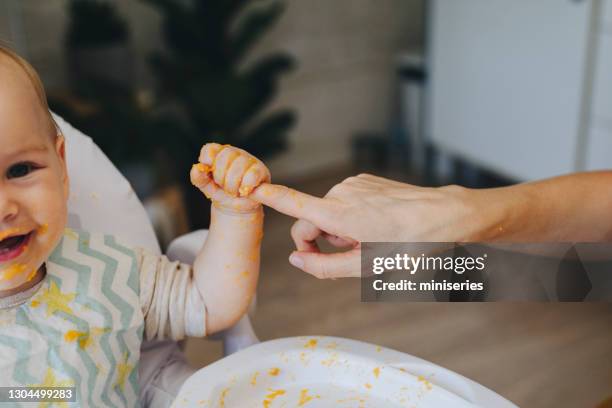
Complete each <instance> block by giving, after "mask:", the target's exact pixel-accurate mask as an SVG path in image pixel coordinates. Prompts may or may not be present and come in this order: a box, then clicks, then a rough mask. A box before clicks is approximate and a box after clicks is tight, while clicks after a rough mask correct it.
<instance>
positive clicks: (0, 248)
mask: <svg viewBox="0 0 612 408" xmlns="http://www.w3.org/2000/svg"><path fill="white" fill-rule="evenodd" d="M31 236H32V232H29V233H27V234H23V235H13V236H11V237H7V238H4V239H3V240H1V241H0V262H6V261H10V260H11V259H14V258H17V257H18V256H19V255H21V254H22V253H23V251H24V250H25V248H26V245H27V244H28V242H29V241H30V237H31Z"/></svg>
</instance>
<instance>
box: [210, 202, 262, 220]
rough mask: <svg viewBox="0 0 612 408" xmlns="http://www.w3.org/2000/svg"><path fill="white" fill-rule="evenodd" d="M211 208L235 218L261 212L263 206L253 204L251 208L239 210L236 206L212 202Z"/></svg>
mask: <svg viewBox="0 0 612 408" xmlns="http://www.w3.org/2000/svg"><path fill="white" fill-rule="evenodd" d="M212 207H213V209H215V210H217V211H220V212H222V213H224V214H227V215H233V216H237V217H240V216H251V215H253V214H256V213H259V212H262V211H263V206H262V205H261V204H260V203H255V204H253V207H248V208H241V207H237V206H231V205H223V204H220V203H219V202H217V201H212Z"/></svg>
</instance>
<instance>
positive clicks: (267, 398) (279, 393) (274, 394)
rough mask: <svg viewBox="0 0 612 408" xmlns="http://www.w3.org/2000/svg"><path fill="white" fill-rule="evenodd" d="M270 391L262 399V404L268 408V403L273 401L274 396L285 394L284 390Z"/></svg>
mask: <svg viewBox="0 0 612 408" xmlns="http://www.w3.org/2000/svg"><path fill="white" fill-rule="evenodd" d="M270 391H272V392H271V393H270V394H268V395H266V399H265V400H263V406H264V408H269V407H270V404H271V403H272V401H274V399H275V398H277V397H279V396H281V395H285V390H270Z"/></svg>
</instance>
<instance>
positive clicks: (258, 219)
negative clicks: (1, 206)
mask: <svg viewBox="0 0 612 408" xmlns="http://www.w3.org/2000/svg"><path fill="white" fill-rule="evenodd" d="M191 181H192V182H193V184H194V185H195V186H197V187H198V188H199V189H200V190H202V192H203V193H204V194H205V195H206V196H207V197H208V198H210V199H211V200H212V202H213V205H212V209H211V223H210V231H209V233H208V238H207V239H206V242H205V243H204V246H203V247H202V249H201V250H200V252H199V253H198V256H197V257H196V260H195V263H194V279H195V282H196V285H197V287H198V289H199V291H200V293H201V295H202V297H203V298H204V299H205V301H206V311H207V316H206V332H207V334H211V333H214V332H217V331H220V330H224V329H227V328H229V327H231V326H232V325H234V324H235V323H236V322H237V321H238V320H239V319H240V317H241V316H242V315H243V314H244V313H245V312H246V310H247V308H248V306H249V303H250V301H251V299H252V297H253V294H254V293H255V289H256V286H257V278H258V275H259V252H260V244H261V239H262V237H263V209H262V207H261V204H259V203H257V202H255V201H252V200H250V199H248V198H246V196H248V195H249V194H250V192H251V191H252V190H253V189H254V188H256V187H257V186H259V185H260V184H261V183H263V182H269V181H270V173H269V172H268V169H267V168H266V167H265V165H264V164H263V163H262V162H260V161H259V160H257V159H256V158H255V157H253V156H251V155H250V154H248V153H247V152H245V151H243V150H241V149H237V148H235V147H231V146H221V145H218V144H216V143H211V144H207V145H205V146H204V147H203V148H202V151H201V153H200V159H199V163H198V164H196V165H194V166H193V168H192V170H191Z"/></svg>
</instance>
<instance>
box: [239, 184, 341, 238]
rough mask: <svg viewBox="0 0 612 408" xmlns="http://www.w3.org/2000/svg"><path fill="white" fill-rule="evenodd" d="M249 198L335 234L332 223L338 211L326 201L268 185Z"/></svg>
mask: <svg viewBox="0 0 612 408" xmlns="http://www.w3.org/2000/svg"><path fill="white" fill-rule="evenodd" d="M249 198H250V199H253V200H255V201H258V202H260V203H262V204H264V205H267V206H268V207H271V208H274V209H275V210H276V211H278V212H281V213H283V214H286V215H289V216H291V217H294V218H301V219H305V220H308V221H310V222H311V223H313V224H315V225H317V226H318V227H319V228H321V229H324V230H325V231H326V232H330V233H334V232H335V231H334V230H335V228H334V225H335V224H334V221H335V220H336V218H337V217H336V214H337V213H338V210H337V206H336V205H335V203H332V202H330V201H329V200H327V199H324V198H318V197H314V196H311V195H309V194H306V193H302V192H301V191H297V190H294V189H292V188H289V187H287V186H283V185H279V184H269V183H263V184H261V185H260V186H259V187H257V188H256V189H255V190H254V191H253V192H252V193H251V195H249Z"/></svg>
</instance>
